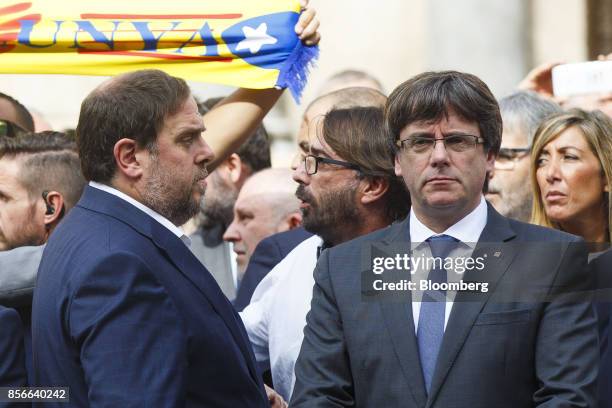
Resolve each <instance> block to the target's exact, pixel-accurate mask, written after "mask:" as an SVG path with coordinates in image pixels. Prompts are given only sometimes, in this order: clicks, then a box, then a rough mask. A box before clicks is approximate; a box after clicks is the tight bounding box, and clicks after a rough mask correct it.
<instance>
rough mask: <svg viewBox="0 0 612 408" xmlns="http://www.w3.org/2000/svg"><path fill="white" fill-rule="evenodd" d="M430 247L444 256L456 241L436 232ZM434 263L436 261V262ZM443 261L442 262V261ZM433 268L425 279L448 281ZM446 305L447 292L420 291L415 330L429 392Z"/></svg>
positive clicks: (439, 255)
mask: <svg viewBox="0 0 612 408" xmlns="http://www.w3.org/2000/svg"><path fill="white" fill-rule="evenodd" d="M427 242H429V247H430V248H431V255H432V257H434V258H442V259H444V258H446V257H447V256H448V254H449V253H450V252H451V251H452V250H453V249H454V248H455V247H456V246H457V240H456V239H455V238H453V237H451V236H448V235H437V236H433V237H430V238H429V239H428V240H427ZM436 263H439V261H438V262H436ZM442 264H444V261H442ZM436 266H439V265H434V268H432V270H431V271H430V272H429V276H428V279H429V281H430V282H431V283H443V282H447V276H446V269H444V268H436ZM445 308H446V291H442V290H427V291H425V292H423V298H422V303H421V311H420V313H419V327H418V329H417V342H418V345H419V357H420V358H421V368H422V369H423V378H424V380H425V388H426V389H427V393H428V394H429V390H430V388H431V379H432V377H433V373H434V369H435V368H436V360H437V359H438V352H439V351H440V345H441V344H442V337H443V336H444V311H445Z"/></svg>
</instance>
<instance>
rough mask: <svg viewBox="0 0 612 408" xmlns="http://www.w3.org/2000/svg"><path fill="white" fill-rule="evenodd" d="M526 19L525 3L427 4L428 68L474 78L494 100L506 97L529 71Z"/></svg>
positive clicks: (469, 0)
mask: <svg viewBox="0 0 612 408" xmlns="http://www.w3.org/2000/svg"><path fill="white" fill-rule="evenodd" d="M530 16H531V9H530V7H529V2H528V1H526V0H512V1H508V0H455V1H448V0H427V10H426V27H427V28H426V29H427V34H426V36H425V41H426V55H427V65H428V68H429V69H433V70H442V69H455V70H460V71H466V72H470V73H473V74H475V75H477V76H479V77H480V78H481V79H483V80H484V81H485V82H486V83H487V84H488V85H489V87H490V88H491V90H492V91H493V93H495V94H496V96H498V97H500V96H503V95H505V94H507V93H509V92H511V91H512V90H513V89H514V88H515V87H516V85H517V84H518V82H519V81H520V80H521V79H522V78H523V76H524V75H525V73H526V72H527V70H528V69H530V68H531V64H532V63H531V60H532V58H531V55H532V53H531V35H530V33H531V23H530Z"/></svg>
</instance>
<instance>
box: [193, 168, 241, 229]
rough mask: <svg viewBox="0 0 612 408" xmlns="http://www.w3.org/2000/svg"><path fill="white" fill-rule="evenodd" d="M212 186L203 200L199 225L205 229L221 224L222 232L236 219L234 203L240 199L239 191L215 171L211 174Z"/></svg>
mask: <svg viewBox="0 0 612 408" xmlns="http://www.w3.org/2000/svg"><path fill="white" fill-rule="evenodd" d="M209 180H210V183H211V187H212V186H213V185H214V188H211V189H210V190H209V194H208V195H207V196H206V198H205V199H204V200H203V201H202V205H201V207H200V214H199V217H198V218H199V220H198V225H200V226H201V227H202V228H204V229H212V228H215V227H218V226H221V227H222V228H221V229H220V230H221V234H223V232H225V229H226V228H227V227H228V226H229V225H230V224H231V223H232V220H233V219H234V204H235V203H236V200H237V199H238V191H237V190H236V189H233V188H232V187H231V186H229V185H227V184H226V183H225V182H224V181H223V180H222V179H221V177H220V176H219V175H218V174H217V173H216V172H213V173H212V174H211V175H210V179H209Z"/></svg>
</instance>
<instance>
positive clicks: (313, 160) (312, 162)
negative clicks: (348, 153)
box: [304, 154, 361, 176]
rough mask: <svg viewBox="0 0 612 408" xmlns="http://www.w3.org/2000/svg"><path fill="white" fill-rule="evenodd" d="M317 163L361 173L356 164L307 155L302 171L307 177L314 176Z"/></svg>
mask: <svg viewBox="0 0 612 408" xmlns="http://www.w3.org/2000/svg"><path fill="white" fill-rule="evenodd" d="M319 163H328V164H335V165H337V166H342V167H346V168H347V169H351V170H356V171H358V172H360V173H361V168H360V167H359V166H357V165H356V164H353V163H348V162H345V161H340V160H334V159H328V158H327V157H319V156H315V155H312V154H308V155H306V156H304V169H305V170H306V174H308V175H309V176H312V175H313V174H316V173H317V170H318V168H319Z"/></svg>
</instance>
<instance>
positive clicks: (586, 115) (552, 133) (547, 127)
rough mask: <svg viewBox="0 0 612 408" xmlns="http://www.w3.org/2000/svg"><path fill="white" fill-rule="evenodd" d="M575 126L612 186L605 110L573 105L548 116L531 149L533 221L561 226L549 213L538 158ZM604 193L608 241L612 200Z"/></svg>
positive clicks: (609, 122) (611, 140)
mask: <svg viewBox="0 0 612 408" xmlns="http://www.w3.org/2000/svg"><path fill="white" fill-rule="evenodd" d="M570 127H575V128H577V129H579V130H580V132H581V133H582V135H583V136H584V139H585V140H586V141H587V143H588V145H589V147H590V148H591V151H592V152H593V154H594V155H595V156H596V157H597V160H598V161H599V165H600V166H601V171H602V175H603V177H604V179H605V181H606V184H607V185H608V188H612V119H610V118H609V117H608V116H607V115H606V114H604V113H603V112H601V111H598V110H597V111H592V112H586V111H583V110H581V109H571V110H569V111H567V112H561V113H558V114H555V115H553V116H551V117H549V118H548V119H546V120H545V121H544V122H543V123H542V124H541V125H540V126H539V127H538V130H537V131H536V134H535V137H534V141H533V147H532V149H531V159H530V160H531V163H530V164H531V174H530V176H531V186H532V191H533V207H532V211H531V223H533V224H538V225H544V226H547V227H552V228H556V229H561V228H560V227H559V225H557V223H555V222H553V221H551V220H550V218H548V216H547V215H546V211H545V210H544V203H543V201H542V192H541V191H540V186H539V184H538V180H537V178H536V170H537V162H538V158H539V156H540V154H541V153H542V149H543V148H544V146H546V145H547V144H548V143H549V142H551V141H552V140H553V139H555V138H556V137H558V136H559V135H560V134H561V133H562V132H564V131H565V130H567V129H569V128H570ZM602 194H604V205H605V206H606V207H607V220H608V237H607V240H608V242H612V203H610V194H609V193H608V192H602Z"/></svg>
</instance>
